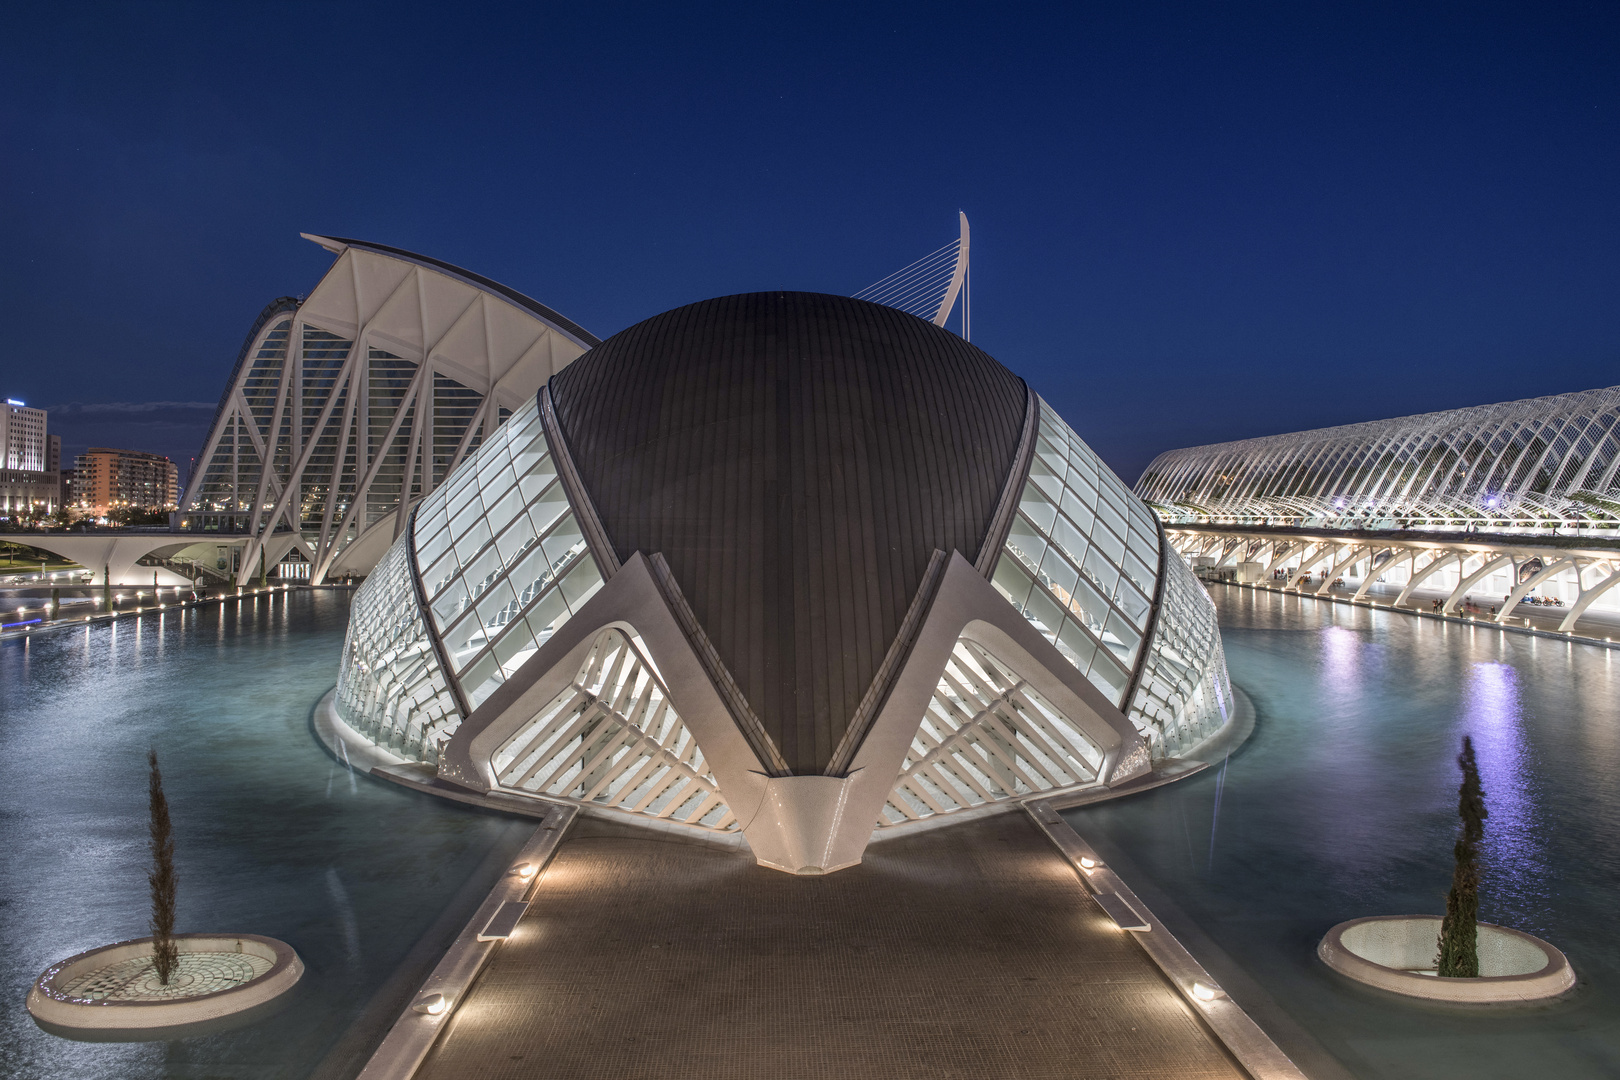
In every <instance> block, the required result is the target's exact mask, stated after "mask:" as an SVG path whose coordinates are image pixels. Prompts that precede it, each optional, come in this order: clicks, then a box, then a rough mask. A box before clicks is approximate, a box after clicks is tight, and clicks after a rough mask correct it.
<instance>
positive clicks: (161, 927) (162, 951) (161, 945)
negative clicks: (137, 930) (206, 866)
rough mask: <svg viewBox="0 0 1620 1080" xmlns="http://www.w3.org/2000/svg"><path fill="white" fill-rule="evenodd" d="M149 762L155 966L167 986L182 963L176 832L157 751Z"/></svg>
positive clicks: (149, 879) (149, 877) (150, 753)
mask: <svg viewBox="0 0 1620 1080" xmlns="http://www.w3.org/2000/svg"><path fill="white" fill-rule="evenodd" d="M146 762H147V764H148V765H149V766H150V767H151V770H152V772H151V777H150V779H149V782H148V784H147V802H148V807H149V809H150V811H151V819H152V821H151V825H152V842H151V846H152V869H151V870H150V871H149V872H148V873H147V875H146V880H147V883H148V884H149V885H151V886H152V966H153V967H154V968H156V969H157V974H158V981H159V982H161V983H162V984H163V985H165V986H167V985H168V984H169V977H170V976H171V975H173V974H174V969H175V968H176V967H177V966H178V965H179V963H180V951H179V949H178V948H176V946H175V943H174V893H175V880H174V832H173V829H172V828H171V827H170V824H169V800H168V799H167V798H165V797H164V795H163V774H162V773H161V772H159V771H158V759H157V751H156V750H149V751H147V755H146Z"/></svg>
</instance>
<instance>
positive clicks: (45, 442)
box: [0, 398, 62, 518]
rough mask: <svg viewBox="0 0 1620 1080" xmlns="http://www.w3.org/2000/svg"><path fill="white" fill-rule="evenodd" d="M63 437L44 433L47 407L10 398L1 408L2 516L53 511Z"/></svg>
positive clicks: (56, 496) (58, 491) (0, 508)
mask: <svg viewBox="0 0 1620 1080" xmlns="http://www.w3.org/2000/svg"><path fill="white" fill-rule="evenodd" d="M61 456H62V440H61V439H60V438H58V437H57V436H55V435H51V436H47V435H46V434H45V410H44V409H30V408H29V407H28V406H27V405H25V404H23V403H22V402H20V401H18V400H17V399H15V398H7V399H6V404H5V408H4V409H0V517H6V518H14V517H19V516H24V515H27V514H30V513H45V514H49V513H51V512H53V511H54V510H55V509H56V508H57V506H59V505H60V502H59V499H60V497H61V493H60V483H59V480H58V477H57V468H58V467H59V464H60V461H61Z"/></svg>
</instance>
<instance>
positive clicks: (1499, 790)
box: [1453, 663, 1548, 925]
mask: <svg viewBox="0 0 1620 1080" xmlns="http://www.w3.org/2000/svg"><path fill="white" fill-rule="evenodd" d="M1518 680H1519V673H1518V671H1517V670H1516V669H1514V668H1513V667H1511V666H1509V665H1507V664H1497V663H1476V664H1474V665H1472V666H1471V667H1470V669H1469V672H1468V683H1467V687H1466V690H1465V697H1464V705H1463V716H1462V723H1461V724H1460V726H1459V727H1460V731H1459V735H1462V734H1466V735H1471V736H1473V739H1474V751H1475V754H1476V756H1477V757H1478V759H1479V774H1480V782H1481V784H1482V785H1483V786H1484V788H1485V805H1486V809H1487V810H1488V812H1489V814H1490V817H1489V818H1488V819H1487V820H1486V822H1485V851H1484V855H1485V860H1486V865H1485V868H1484V869H1485V881H1484V892H1485V897H1484V898H1485V901H1486V904H1487V905H1491V904H1492V903H1493V902H1494V904H1495V905H1499V906H1500V907H1501V908H1502V910H1500V911H1498V912H1495V913H1492V914H1493V916H1502V917H1505V916H1508V915H1509V914H1510V913H1511V915H1513V916H1517V917H1518V918H1520V919H1523V918H1526V917H1530V918H1534V914H1533V909H1534V908H1537V907H1539V906H1541V904H1542V903H1544V902H1545V899H1546V895H1547V869H1548V867H1547V858H1546V842H1545V840H1544V838H1543V837H1542V836H1541V834H1540V816H1541V815H1540V813H1539V810H1538V807H1537V805H1536V793H1535V790H1534V788H1533V786H1532V784H1531V779H1530V778H1531V776H1532V774H1533V772H1534V766H1535V761H1534V755H1533V753H1532V752H1531V749H1530V747H1529V745H1528V743H1527V741H1526V737H1525V730H1524V729H1525V723H1524V711H1523V706H1522V704H1521V702H1520V694H1519V682H1518ZM1458 741H1459V742H1460V738H1459V740H1458ZM1453 771H1455V770H1453ZM1515 925H1518V924H1515Z"/></svg>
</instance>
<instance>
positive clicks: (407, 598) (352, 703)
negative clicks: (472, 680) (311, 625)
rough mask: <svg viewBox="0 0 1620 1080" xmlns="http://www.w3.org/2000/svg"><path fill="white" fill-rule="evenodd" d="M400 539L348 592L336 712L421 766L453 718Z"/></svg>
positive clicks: (433, 755) (457, 718)
mask: <svg viewBox="0 0 1620 1080" xmlns="http://www.w3.org/2000/svg"><path fill="white" fill-rule="evenodd" d="M409 561H410V560H409V554H408V552H407V549H406V543H405V537H403V536H402V537H400V538H399V539H398V540H397V541H395V542H394V545H393V546H392V547H390V548H389V549H388V552H387V553H386V554H385V555H384V556H383V558H382V560H381V561H380V562H378V564H377V566H376V568H375V569H373V570H372V572H371V574H370V575H369V576H368V577H367V578H366V580H365V582H364V583H363V584H362V585H361V586H360V588H359V589H358V590H357V591H356V593H355V597H354V604H353V606H352V608H351V610H350V616H349V629H348V633H347V635H346V639H345V641H344V644H343V662H342V664H341V665H339V668H338V687H337V709H338V715H339V716H341V717H342V718H343V720H344V722H345V723H347V724H348V725H349V726H351V727H353V728H354V729H355V730H357V731H359V732H361V733H363V734H364V735H366V736H367V737H368V738H370V739H371V740H372V741H374V742H376V743H377V744H378V745H379V746H385V747H387V748H389V749H391V750H393V751H394V752H395V753H397V754H399V755H400V756H402V757H407V758H411V759H413V760H416V761H425V762H428V763H429V764H432V763H435V762H437V761H438V755H439V750H440V749H441V748H442V746H443V745H444V740H446V739H448V738H449V735H450V732H452V731H454V730H455V728H456V726H457V725H459V724H460V722H461V714H460V713H459V712H458V711H457V709H456V704H455V698H454V697H453V696H452V695H451V693H450V687H449V683H448V682H447V681H446V679H445V675H444V671H443V670H442V669H441V668H440V666H439V660H438V656H437V654H436V653H435V652H434V650H433V643H432V642H431V641H430V640H429V638H428V633H427V626H426V624H425V623H424V622H423V621H422V615H421V611H420V609H419V608H418V607H417V604H416V596H415V589H414V587H413V586H412V584H411V579H410V573H411V571H410V566H409Z"/></svg>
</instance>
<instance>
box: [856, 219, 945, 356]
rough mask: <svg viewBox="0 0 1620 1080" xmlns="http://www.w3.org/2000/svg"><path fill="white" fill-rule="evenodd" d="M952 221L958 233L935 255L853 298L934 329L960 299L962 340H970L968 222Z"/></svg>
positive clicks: (897, 272)
mask: <svg viewBox="0 0 1620 1080" xmlns="http://www.w3.org/2000/svg"><path fill="white" fill-rule="evenodd" d="M956 217H957V223H958V225H959V226H960V229H961V232H960V234H959V235H958V236H957V238H956V239H955V240H952V241H951V242H950V243H948V244H946V245H945V246H944V247H942V248H940V249H938V250H937V251H931V252H929V253H928V254H927V255H924V256H923V257H922V258H920V259H918V260H917V261H916V262H914V263H912V264H911V265H910V266H907V267H904V268H902V269H900V270H896V271H895V272H894V273H892V274H890V275H889V276H888V277H886V278H884V279H883V280H882V281H879V282H877V283H876V284H873V285H868V286H867V287H866V288H864V289H862V290H861V291H860V292H858V293H856V294H855V297H854V298H855V299H856V300H870V301H871V302H872V303H874V304H883V305H884V306H886V307H892V308H899V309H900V310H901V311H904V312H907V313H909V314H912V315H915V316H917V317H918V318H919V319H927V320H928V321H929V322H931V323H933V324H934V325H935V326H944V325H945V322H946V320H947V319H949V318H950V315H951V311H952V310H953V309H954V308H955V307H956V302H957V300H958V299H960V300H961V302H962V340H963V341H971V340H973V338H972V333H971V331H972V329H973V324H972V316H971V313H970V311H969V303H968V301H969V299H970V297H969V292H968V219H967V215H966V214H965V213H962V212H961V211H957V214H956Z"/></svg>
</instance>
